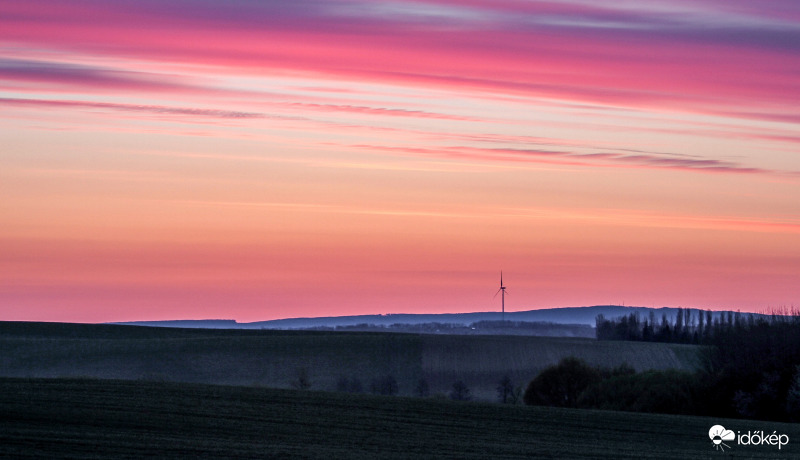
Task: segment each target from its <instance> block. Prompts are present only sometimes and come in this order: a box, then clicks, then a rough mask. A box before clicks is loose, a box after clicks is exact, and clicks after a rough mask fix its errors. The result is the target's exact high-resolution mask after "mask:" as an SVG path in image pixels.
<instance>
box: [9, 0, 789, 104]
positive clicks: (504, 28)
mask: <svg viewBox="0 0 800 460" xmlns="http://www.w3.org/2000/svg"><path fill="white" fill-rule="evenodd" d="M69 5H70V6H66V5H64V4H62V3H59V2H55V4H54V9H53V10H50V9H49V8H46V7H42V6H41V5H37V6H36V8H34V7H30V8H28V7H26V6H25V5H21V4H19V3H15V2H10V4H8V3H6V6H4V7H2V8H3V10H4V11H0V12H2V13H4V17H5V18H6V19H5V20H4V24H3V26H4V30H5V32H4V35H5V40H4V41H6V42H7V43H30V44H35V45H37V46H47V47H54V48H55V49H61V50H63V51H64V52H67V51H71V52H74V51H78V50H84V51H90V52H95V53H106V54H109V55H118V56H129V57H134V58H139V59H141V58H144V59H149V60H154V61H162V60H163V61H170V62H185V63H197V64H204V65H217V66H222V67H230V68H236V69H239V70H248V71H251V72H262V71H264V70H268V71H270V72H279V71H283V70H295V71H296V70H301V71H305V72H313V73H317V74H326V75H329V76H338V77H343V78H356V79H365V80H376V81H384V82H389V83H396V84H408V85H430V86H436V87H442V88H454V87H460V88H468V89H472V90H474V91H490V92H496V91H501V92H506V93H512V94H522V95H526V96H535V97H551V98H563V99H570V100H583V101H592V102H600V103H604V104H615V105H625V106H634V107H649V108H658V107H661V108H666V109H670V110H688V111H696V112H707V111H711V110H714V109H717V110H718V109H720V108H728V109H730V110H737V111H738V112H739V113H741V114H742V116H745V117H746V116H748V115H747V114H748V113H758V112H763V111H765V110H764V109H769V108H775V107H783V106H785V104H786V103H787V102H789V101H792V100H796V99H797V98H798V96H797V95H798V94H800V78H799V77H798V76H797V75H798V70H800V62H798V59H796V58H795V57H794V56H796V55H797V51H798V49H796V47H793V45H792V44H793V43H800V40H798V39H797V38H798V32H796V31H794V30H793V29H787V28H782V27H780V26H779V25H775V24H772V23H767V24H765V25H758V24H757V25H749V24H745V25H742V26H739V29H736V28H735V25H732V24H728V23H723V24H719V25H718V27H717V26H715V25H714V24H711V25H707V24H704V25H702V26H698V25H696V24H693V23H691V22H685V23H684V22H680V21H679V20H678V19H676V18H675V17H673V16H670V19H669V20H667V19H663V17H662V16H659V15H656V14H654V13H653V14H646V12H642V11H634V12H631V11H623V10H613V9H600V8H588V7H583V6H577V5H575V4H572V5H566V6H564V5H559V4H556V3H550V4H538V3H537V4H534V5H536V8H538V9H536V10H534V11H530V8H532V6H530V5H527V6H526V5H525V4H522V3H518V2H503V3H502V5H501V6H499V7H498V6H497V5H494V4H493V3H492V4H491V5H490V4H488V3H480V2H468V3H454V2H450V3H449V4H448V5H449V6H453V7H457V8H467V9H469V8H472V9H474V8H478V9H479V10H490V11H498V10H499V11H500V12H501V13H502V12H505V13H508V12H518V11H519V9H520V8H522V9H523V10H524V11H525V13H526V14H529V15H530V16H529V17H524V18H521V19H520V21H522V19H524V20H528V22H532V23H528V22H525V21H522V22H520V21H516V20H515V19H514V18H513V17H512V18H509V17H507V16H502V15H501V16H500V17H498V18H495V19H491V20H490V19H487V20H478V19H474V18H473V19H469V16H465V17H460V16H458V15H457V14H456V13H453V15H454V16H453V17H451V18H450V19H449V20H447V21H443V22H442V23H441V25H437V23H436V22H434V21H422V20H421V19H418V18H416V17H413V16H412V17H406V16H403V15H399V16H398V17H396V18H395V17H393V16H391V15H388V14H386V15H373V16H369V15H366V14H364V15H362V16H360V17H359V16H358V14H357V13H353V12H354V11H358V9H357V8H355V9H353V8H346V9H342V11H344V12H337V8H336V7H337V5H338V4H331V5H328V4H326V3H318V2H301V4H297V5H294V4H293V5H286V6H277V5H275V4H264V5H260V6H259V5H255V4H252V3H231V4H226V6H225V7H213V6H209V5H204V4H197V3H193V2H178V4H172V3H169V4H163V3H156V2H115V3H114V4H108V3H105V2H100V3H96V2H91V1H85V2H75V3H70V4H69ZM338 6H342V5H338ZM434 7H435V5H434ZM51 11H58V20H57V21H56V20H55V16H54V15H53V14H52V13H51ZM365 11H369V8H367V7H365ZM179 12H181V13H185V14H181V15H179V14H178V13H179ZM543 15H544V16H543ZM87 18H91V20H88V19H87ZM179 18H180V21H179V20H178V19H179ZM547 18H553V19H552V20H548V19H547ZM503 21H506V23H504V22H503ZM548 21H549V22H548ZM609 21H610V24H611V25H608V24H607V23H609ZM670 21H672V22H670ZM676 21H677V22H676ZM143 22H146V23H148V24H149V27H148V28H141V27H139V24H141V23H143ZM594 22H597V24H602V25H604V27H599V26H598V27H595V26H593V25H592V24H594ZM675 22H676V23H675ZM454 24H455V25H457V27H456V26H454ZM614 24H616V27H615V26H613V25H614ZM759 24H760V23H759ZM212 30H213V32H214V33H213V34H212V33H210V31H212ZM741 37H745V38H741ZM798 46H800V45H798ZM742 108H745V109H748V108H753V109H761V110H753V109H748V110H741V109H742Z"/></svg>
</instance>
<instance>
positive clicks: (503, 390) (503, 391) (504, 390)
mask: <svg viewBox="0 0 800 460" xmlns="http://www.w3.org/2000/svg"><path fill="white" fill-rule="evenodd" d="M513 395H514V383H513V382H512V381H511V377H509V376H508V374H506V375H504V376H503V378H501V379H500V381H499V382H498V383H497V399H498V400H499V401H500V402H501V403H503V404H507V403H509V402H512V401H511V400H512V399H513Z"/></svg>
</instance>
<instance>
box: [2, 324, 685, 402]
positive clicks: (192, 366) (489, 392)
mask: <svg viewBox="0 0 800 460" xmlns="http://www.w3.org/2000/svg"><path fill="white" fill-rule="evenodd" d="M0 350H2V351H3V352H2V354H0V376H2V377H31V378H33V377H45V378H59V377H93V378H106V379H126V380H147V381H167V382H192V383H210V384H225V385H246V386H264V387H272V388H291V387H292V384H293V382H295V381H296V380H297V378H298V375H299V373H300V372H301V371H303V370H305V371H306V372H307V375H308V377H309V379H310V382H311V389H313V390H334V389H336V387H337V381H338V380H339V379H341V378H347V379H354V378H355V379H358V380H359V381H360V382H361V383H362V385H363V387H364V389H365V390H367V391H368V390H369V385H370V382H371V381H372V380H374V379H378V378H381V377H385V376H387V375H392V376H393V377H394V378H395V379H396V380H397V382H398V388H399V391H400V394H402V395H411V394H413V390H414V387H415V386H416V384H417V382H418V381H419V380H420V379H425V380H426V381H427V382H428V384H429V387H430V391H431V393H432V394H437V393H440V394H446V393H447V392H448V391H449V390H450V388H451V386H452V384H453V383H454V382H455V381H457V380H462V381H464V382H465V383H466V384H467V386H468V387H469V388H470V390H471V392H472V394H473V396H474V397H475V398H477V399H483V400H493V399H494V398H495V387H496V386H497V382H498V381H499V380H500V378H501V377H502V376H503V375H504V374H508V375H509V376H510V377H511V378H512V381H513V382H515V383H516V384H517V385H520V386H524V385H526V384H527V382H528V381H530V380H531V379H532V378H533V377H535V376H536V374H537V373H538V372H539V371H540V370H541V369H543V368H544V367H546V366H549V365H551V364H555V363H556V362H558V361H559V360H560V359H561V358H563V357H566V356H577V357H579V358H582V359H585V360H586V361H587V362H589V363H592V364H595V365H602V366H616V365H619V364H622V363H624V362H627V363H628V364H630V365H632V366H633V367H634V368H636V369H637V370H645V369H666V368H677V369H690V368H691V367H692V366H693V365H694V356H695V350H696V348H695V347H692V346H687V345H672V344H660V343H634V342H598V341H595V340H591V339H575V338H549V337H521V336H447V335H416V334H399V333H360V332H306V331H303V332H298V331H261V330H255V331H254V330H216V329H172V328H150V327H137V326H112V325H85V324H57V323H13V322H0Z"/></svg>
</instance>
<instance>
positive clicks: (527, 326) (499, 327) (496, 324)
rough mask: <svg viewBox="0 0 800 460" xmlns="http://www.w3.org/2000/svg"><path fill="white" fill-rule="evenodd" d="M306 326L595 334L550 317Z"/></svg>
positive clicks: (318, 328) (460, 332) (453, 332)
mask: <svg viewBox="0 0 800 460" xmlns="http://www.w3.org/2000/svg"><path fill="white" fill-rule="evenodd" d="M305 330H313V331H350V332H355V331H359V332H407V333H414V334H448V335H530V336H540V337H586V338H589V337H594V336H595V330H594V328H593V327H592V326H590V325H588V324H561V323H552V322H547V321H488V320H487V321H476V322H473V323H470V324H459V323H442V322H430V323H416V324H407V323H395V324H390V325H383V324H368V323H361V324H354V325H346V326H314V327H309V328H306V329H305Z"/></svg>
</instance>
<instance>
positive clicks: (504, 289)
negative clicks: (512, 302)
mask: <svg viewBox="0 0 800 460" xmlns="http://www.w3.org/2000/svg"><path fill="white" fill-rule="evenodd" d="M501 292H502V294H501V296H500V302H501V303H500V305H501V307H502V310H501V311H502V319H503V322H505V321H506V287H505V286H504V285H503V271H502V270H500V289H498V290H497V292H495V293H494V296H495V297H497V294H500V293H501Z"/></svg>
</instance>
